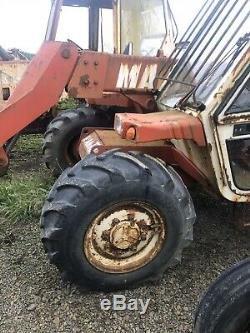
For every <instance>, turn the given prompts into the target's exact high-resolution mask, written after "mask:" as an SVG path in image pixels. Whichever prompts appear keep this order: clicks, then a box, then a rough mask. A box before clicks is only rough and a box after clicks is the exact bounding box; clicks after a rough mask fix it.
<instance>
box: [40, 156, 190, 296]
mask: <svg viewBox="0 0 250 333" xmlns="http://www.w3.org/2000/svg"><path fill="white" fill-rule="evenodd" d="M194 220H195V212H194V207H193V203H192V200H191V197H190V195H189V192H188V190H187V188H186V187H185V185H184V184H183V182H182V180H181V178H180V177H179V176H178V174H177V173H176V172H175V171H174V170H173V169H172V168H171V167H165V166H164V165H163V164H162V163H161V162H159V161H158V160H156V159H154V158H152V157H150V156H148V155H144V154H140V153H132V152H130V153H123V152H120V151H117V150H115V151H109V152H107V153H104V154H102V155H100V156H98V157H96V156H93V155H89V156H88V157H86V158H85V159H84V160H82V161H80V162H78V163H77V164H76V165H75V166H74V167H73V168H72V169H71V170H69V171H66V172H64V174H63V175H62V176H61V177H60V178H59V179H58V181H57V182H56V184H55V185H54V187H53V188H52V190H51V192H50V194H49V196H48V199H47V201H46V203H45V205H44V208H43V211H42V217H41V229H42V242H43V245H44V248H45V251H46V252H47V254H48V257H49V260H50V262H51V263H53V264H55V265H56V266H57V268H58V269H59V270H60V271H61V272H62V274H63V276H64V277H66V278H67V279H69V280H71V281H74V282H77V283H78V284H80V285H83V286H84V287H86V288H89V289H95V290H115V289H124V288H127V287H129V286H133V285H137V284H138V283H141V282H143V281H148V280H156V279H159V278H161V276H162V274H163V272H164V271H165V270H166V268H167V267H168V266H170V265H173V264H176V263H178V262H179V261H180V259H181V253H182V250H183V248H184V247H185V246H187V245H188V244H189V242H190V241H191V240H192V236H193V233H192V232H193V223H194Z"/></svg>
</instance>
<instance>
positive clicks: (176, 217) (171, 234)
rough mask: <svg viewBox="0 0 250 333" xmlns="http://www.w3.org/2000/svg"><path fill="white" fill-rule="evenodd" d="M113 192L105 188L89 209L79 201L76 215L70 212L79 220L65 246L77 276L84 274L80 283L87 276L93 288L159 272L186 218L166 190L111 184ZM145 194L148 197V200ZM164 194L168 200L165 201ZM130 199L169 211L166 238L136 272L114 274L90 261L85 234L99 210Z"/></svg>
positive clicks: (121, 284) (114, 285) (120, 284)
mask: <svg viewBox="0 0 250 333" xmlns="http://www.w3.org/2000/svg"><path fill="white" fill-rule="evenodd" d="M111 191H112V192H111ZM111 191H110V190H106V191H105V192H104V193H103V192H102V191H101V192H100V195H99V196H98V198H95V197H93V198H92V200H91V202H89V207H88V208H87V207H81V205H80V204H79V205H78V208H77V209H75V213H74V216H73V215H71V216H70V217H69V218H71V219H74V221H78V223H74V226H73V223H72V224H71V228H70V229H69V230H68V236H67V238H68V239H67V241H65V244H69V247H68V248H65V251H66V253H65V255H66V256H67V255H70V263H71V264H72V265H73V271H74V275H75V278H76V279H78V277H79V276H83V277H84V278H83V281H81V280H79V279H78V283H79V284H81V282H82V284H86V278H87V279H88V281H87V283H88V284H89V285H90V287H91V286H92V287H93V288H94V289H99V288H100V289H103V288H105V287H107V286H108V288H109V289H110V288H111V289H116V288H118V289H119V288H123V287H126V286H128V285H131V284H136V283H137V282H139V281H141V280H144V279H145V277H148V276H151V275H153V273H155V270H157V271H158V270H159V267H161V266H163V264H164V263H166V261H168V260H170V258H171V257H172V256H173V255H174V252H175V250H176V249H177V247H178V241H179V239H180V233H181V230H182V226H181V221H183V219H182V216H181V213H180V212H179V211H178V210H177V209H175V208H173V207H175V203H174V202H173V201H174V200H173V198H171V195H169V194H168V193H164V196H163V193H160V192H159V189H158V188H157V187H151V188H150V189H149V188H148V187H147V186H143V187H142V184H140V186H138V184H137V183H134V184H123V185H122V186H120V184H119V185H117V188H114V187H112V189H111ZM147 191H148V192H147ZM131 193H133V194H134V195H133V197H131ZM146 193H147V199H146V200H145V196H146ZM164 197H165V198H167V200H164V199H163V198H164ZM118 198H119V199H118ZM128 198H129V200H133V199H134V200H135V201H136V200H137V201H138V200H140V199H141V200H142V201H144V202H147V203H149V204H153V206H154V207H156V208H157V209H158V210H159V211H160V212H165V214H167V217H168V222H167V239H166V241H165V242H164V245H163V248H162V249H161V251H160V253H159V254H158V255H157V257H156V258H154V259H153V260H152V261H151V262H150V263H149V264H147V265H146V266H144V267H142V268H140V269H138V270H136V271H133V272H129V273H126V274H112V273H105V272H102V271H99V270H98V269H96V268H95V267H94V266H92V265H91V264H90V263H89V261H88V260H87V258H86V256H85V254H84V251H83V240H84V236H85V233H86V231H87V230H88V228H89V226H90V225H91V223H92V221H93V220H94V218H95V217H96V216H97V215H98V212H100V210H102V209H103V208H104V207H109V206H110V205H113V204H114V203H115V202H117V203H118V202H119V201H126V200H128ZM80 207H81V208H80ZM83 214H84V216H85V218H84V222H82V220H81V215H83ZM65 260H66V258H65Z"/></svg>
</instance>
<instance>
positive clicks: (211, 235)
mask: <svg viewBox="0 0 250 333" xmlns="http://www.w3.org/2000/svg"><path fill="white" fill-rule="evenodd" d="M203 204H204V205H201V204H199V207H198V209H197V210H198V221H197V224H196V226H195V242H194V243H193V245H192V246H191V247H189V248H188V249H186V250H185V253H184V258H183V262H182V265H179V266H177V267H175V268H174V269H170V270H168V271H167V272H166V274H165V276H164V279H163V280H162V281H160V283H159V284H157V285H146V286H144V287H141V288H138V289H135V290H129V291H125V292H120V293H116V294H122V295H125V296H126V297H127V298H142V299H143V300H146V299H147V298H150V299H151V301H150V304H149V307H148V310H147V312H146V314H145V315H140V314H139V313H138V312H134V311H133V312H131V311H130V312H129V311H124V312H117V311H101V309H100V299H103V298H109V299H111V298H112V294H104V293H93V292H91V293H90V292H86V291H82V290H80V289H79V288H77V287H76V286H74V285H69V284H65V283H63V282H62V281H61V279H60V276H59V274H58V272H57V271H56V269H55V268H54V267H53V266H50V265H49V264H48V263H47V260H46V258H45V255H44V253H43V250H42V247H41V244H40V241H39V228H38V221H33V223H25V222H20V223H18V224H15V225H13V223H10V222H8V221H5V220H4V219H1V220H0V264H1V271H0V314H1V315H0V316H1V317H0V332H9V333H11V332H51V333H52V332H89V333H91V332H166V333H184V332H185V333H187V332H191V331H192V321H193V315H194V311H195V307H196V305H197V302H198V300H199V298H200V296H201V295H202V293H203V292H204V291H205V289H206V288H207V287H208V285H209V283H211V282H212V281H213V280H214V279H215V278H216V277H217V276H218V275H219V273H220V272H221V271H222V270H223V269H225V268H227V267H229V266H230V265H231V264H233V263H235V262H237V261H238V260H241V259H243V258H245V257H247V256H249V255H250V248H249V245H250V244H249V239H250V237H249V236H250V234H249V232H248V231H241V230H237V229H235V227H234V226H232V225H230V224H228V223H227V222H228V219H230V217H231V209H230V207H228V205H225V204H223V205H220V204H216V202H214V201H212V200H211V201H209V202H207V201H203Z"/></svg>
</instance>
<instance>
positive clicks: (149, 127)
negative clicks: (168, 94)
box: [115, 110, 206, 146]
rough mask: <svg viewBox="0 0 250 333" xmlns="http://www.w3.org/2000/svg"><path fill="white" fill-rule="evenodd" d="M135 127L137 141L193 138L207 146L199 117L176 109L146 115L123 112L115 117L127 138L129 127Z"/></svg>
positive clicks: (120, 130)
mask: <svg viewBox="0 0 250 333" xmlns="http://www.w3.org/2000/svg"><path fill="white" fill-rule="evenodd" d="M131 127H133V128H134V129H135V137H134V140H135V142H149V141H155V140H164V139H165V140H171V139H176V140H193V141H194V142H196V143H197V144H198V145H199V146H206V139H205V134H204V131H203V126H202V123H201V121H200V120H199V118H196V117H194V116H191V115H188V114H186V113H184V112H181V111H178V110H174V111H165V112H157V113H149V114H145V115H140V114H132V113H131V114H130V113H123V114H117V115H116V118H115V129H116V130H117V131H118V133H119V134H120V135H121V137H122V138H126V135H127V131H128V129H129V128H131Z"/></svg>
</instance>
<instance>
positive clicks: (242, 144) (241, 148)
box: [227, 138, 250, 191]
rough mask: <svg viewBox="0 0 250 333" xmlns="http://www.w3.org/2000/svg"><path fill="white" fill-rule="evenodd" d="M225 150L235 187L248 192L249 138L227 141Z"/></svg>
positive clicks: (249, 169) (249, 171) (249, 188)
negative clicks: (226, 150)
mask: <svg viewBox="0 0 250 333" xmlns="http://www.w3.org/2000/svg"><path fill="white" fill-rule="evenodd" d="M227 149H228V154H229V160H230V164H231V170H232V174H233V179H234V183H235V185H236V186H237V187H238V188H239V189H241V190H245V191H247V190H250V138H248V139H239V140H228V141H227Z"/></svg>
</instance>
